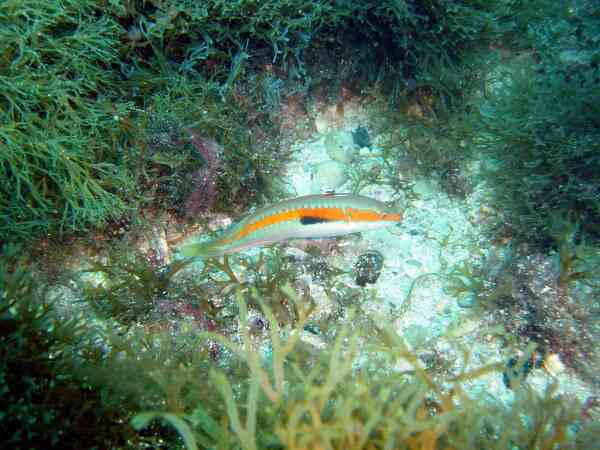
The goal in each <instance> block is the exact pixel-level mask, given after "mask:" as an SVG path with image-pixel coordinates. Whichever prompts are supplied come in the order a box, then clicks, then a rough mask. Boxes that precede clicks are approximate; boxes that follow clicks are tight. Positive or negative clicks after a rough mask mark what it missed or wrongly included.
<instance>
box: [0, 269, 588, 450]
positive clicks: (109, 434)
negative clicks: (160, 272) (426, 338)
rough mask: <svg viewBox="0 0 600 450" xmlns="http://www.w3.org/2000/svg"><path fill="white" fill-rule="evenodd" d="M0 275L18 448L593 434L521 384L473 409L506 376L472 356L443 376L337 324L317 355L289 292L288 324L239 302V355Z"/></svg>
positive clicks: (566, 438)
mask: <svg viewBox="0 0 600 450" xmlns="http://www.w3.org/2000/svg"><path fill="white" fill-rule="evenodd" d="M0 276H1V277H2V280H1V281H2V285H3V286H5V288H4V290H3V295H2V308H1V309H0V314H1V315H0V325H1V327H2V331H3V333H2V360H1V361H2V365H1V366H0V376H1V377H2V380H3V385H4V388H3V389H2V391H0V396H1V398H2V405H4V406H3V409H2V414H1V415H0V430H1V431H2V435H3V439H4V440H5V442H7V443H10V444H11V445H13V447H15V448H17V447H21V448H25V447H27V448H31V447H37V448H91V447H94V446H100V447H102V448H145V447H146V446H148V445H151V446H152V445H154V446H156V445H160V446H162V447H164V448H181V446H182V445H185V446H186V447H187V448H189V449H194V448H219V449H240V448H241V449H253V448H274V449H275V448H290V449H307V448H314V449H317V448H327V447H329V448H349V449H361V448H362V449H377V448H384V447H386V445H387V448H403V449H422V448H431V449H437V448H439V449H442V448H444V449H448V448H452V449H462V450H468V449H479V448H486V449H506V448H508V446H509V445H510V448H516V449H532V448H533V449H550V448H558V447H557V446H560V448H586V445H589V443H590V442H591V439H592V438H593V436H594V432H595V431H597V430H594V423H593V422H586V421H582V420H580V419H579V413H580V408H581V406H580V405H578V404H577V403H576V402H573V401H569V400H567V399H563V398H560V397H558V398H556V397H554V398H553V397H552V396H553V395H554V394H553V390H552V388H551V389H550V390H549V391H548V392H547V393H545V394H544V395H543V396H540V395H538V394H535V393H534V392H533V391H531V390H530V388H528V387H527V386H526V385H522V386H519V385H515V386H513V389H514V392H515V396H516V401H515V403H514V404H513V405H512V406H511V407H506V406H503V405H501V404H499V403H495V402H493V401H490V400H486V401H485V402H482V401H481V400H480V399H476V398H473V397H470V396H468V395H467V394H465V393H464V392H463V390H462V389H461V384H462V383H464V382H466V381H468V380H471V379H476V378H479V377H481V376H485V375H486V374H488V375H489V374H494V376H501V374H500V371H501V370H502V369H503V368H502V366H498V365H491V366H484V367H478V368H477V367H470V366H467V365H466V361H467V360H468V352H465V353H464V358H465V360H464V364H463V365H464V368H463V369H460V370H458V371H457V372H456V373H454V374H452V375H451V376H448V375H446V376H444V377H440V376H435V375H433V374H431V373H429V372H427V371H426V370H424V369H423V368H422V364H421V362H420V360H419V355H417V354H414V353H412V352H411V351H409V350H408V348H407V346H406V344H405V343H404V341H403V340H402V339H401V338H400V337H399V336H398V335H397V334H396V333H395V332H394V331H393V330H392V329H391V328H388V327H386V326H385V325H382V323H383V322H382V321H379V325H375V324H373V323H371V325H370V326H369V327H364V324H363V326H361V327H359V328H356V327H354V330H351V328H350V326H349V325H342V324H338V325H336V326H335V327H334V329H333V330H332V332H331V333H329V334H328V335H322V339H324V340H325V342H326V343H327V348H329V349H330V350H325V349H318V348H317V347H315V346H313V344H309V343H308V342H306V341H305V340H303V339H300V338H301V336H303V335H305V334H306V331H304V329H305V328H306V326H307V325H308V323H309V321H310V318H311V312H310V309H311V308H310V307H309V306H308V305H307V303H306V301H305V300H304V299H300V298H299V297H298V296H297V294H296V293H295V292H294V290H293V289H292V288H291V287H290V286H289V285H288V286H285V285H283V286H281V288H280V291H281V296H280V299H282V300H285V302H287V305H288V307H289V316H290V317H292V321H291V322H290V323H289V324H288V325H283V326H282V325H280V323H281V321H280V320H279V319H276V316H275V312H274V311H272V310H271V309H270V308H269V307H268V306H266V304H265V303H263V302H262V300H261V297H258V296H256V291H255V290H253V289H250V290H246V293H245V294H244V290H243V289H242V290H237V292H238V294H237V295H235V297H237V299H238V301H237V302H235V303H236V308H237V315H239V323H238V325H237V326H236V327H237V328H238V330H239V333H240V338H239V340H236V341H235V342H234V341H230V340H229V338H227V337H226V336H224V335H223V334H221V333H218V334H217V333H212V332H211V333H207V332H205V331H202V329H195V331H190V332H188V333H187V334H170V333H169V332H168V330H165V331H161V330H160V329H157V330H155V331H154V332H149V331H148V330H147V331H145V332H143V331H142V330H141V329H139V330H136V329H135V328H132V329H129V331H126V330H125V329H122V328H119V327H98V326H97V325H92V323H91V322H90V321H89V320H88V321H86V320H83V318H82V317H81V316H80V315H77V314H76V313H74V311H73V310H72V309H71V310H69V312H68V313H69V314H70V315H71V319H65V318H64V317H63V316H62V313H61V312H60V308H59V307H58V305H56V306H55V307H53V306H52V305H49V304H47V303H46V300H47V298H45V292H44V290H41V289H40V288H41V286H40V285H39V283H37V282H35V281H34V280H33V279H32V278H31V276H30V275H29V271H28V270H23V269H20V268H16V269H9V268H7V267H2V272H1V273H0ZM252 292H254V293H252ZM250 298H253V299H254V300H253V303H254V304H256V305H259V306H258V309H257V308H256V307H254V306H253V307H252V311H250V310H248V308H247V306H246V303H247V302H248V300H250ZM249 303H252V302H249ZM257 311H260V314H261V315H262V317H263V323H262V328H260V329H259V328H257V325H256V313H257ZM74 314H75V315H74ZM357 319H358V320H360V321H361V322H363V319H360V318H358V317H355V316H354V315H353V312H352V311H350V310H347V311H346V312H345V313H344V319H343V322H346V323H348V324H350V323H356V320H357ZM235 322H238V321H237V319H236V320H235ZM359 330H362V331H359ZM258 348H262V349H266V350H264V351H257V349H258ZM365 355H366V356H367V357H366V358H365V357H364V356H365ZM359 358H360V359H359ZM359 361H360V362H359ZM400 362H402V364H403V367H406V370H403V371H398V370H397V369H394V367H395V366H396V364H398V363H400ZM23 374H26V376H23ZM450 387H451V389H449V388H450ZM137 411H149V412H147V413H143V414H139V415H137V416H134V413H135V412H137ZM153 419H160V420H158V421H153ZM130 420H131V423H132V424H133V427H135V428H137V429H141V430H142V431H141V432H140V434H137V433H136V432H135V431H134V428H133V427H132V426H129V425H128V422H129V421H130ZM149 424H152V426H151V427H150V428H148V425H149ZM171 427H174V428H171ZM173 430H177V432H178V434H179V435H180V436H181V438H182V440H179V438H178V437H177V434H176V433H175V432H174V431H173ZM574 446H575V447H574Z"/></svg>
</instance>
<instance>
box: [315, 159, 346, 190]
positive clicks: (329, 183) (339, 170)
mask: <svg viewBox="0 0 600 450" xmlns="http://www.w3.org/2000/svg"><path fill="white" fill-rule="evenodd" d="M346 181H348V175H347V174H346V169H345V168H344V165H343V164H341V163H339V162H337V161H327V162H324V163H321V164H319V165H318V166H317V167H316V169H315V171H314V175H313V179H312V186H311V188H312V189H311V190H312V191H313V192H314V193H319V192H328V191H335V190H336V189H337V188H339V187H340V186H342V185H343V184H344V183H346Z"/></svg>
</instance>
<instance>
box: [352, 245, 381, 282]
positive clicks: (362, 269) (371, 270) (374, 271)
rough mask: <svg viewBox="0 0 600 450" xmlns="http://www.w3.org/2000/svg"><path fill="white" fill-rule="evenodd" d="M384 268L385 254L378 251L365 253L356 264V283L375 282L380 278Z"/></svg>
mask: <svg viewBox="0 0 600 450" xmlns="http://www.w3.org/2000/svg"><path fill="white" fill-rule="evenodd" d="M382 268H383V255H382V254H381V253H379V252H376V251H369V252H367V253H363V254H362V255H360V256H359V257H358V261H357V262H356V265H355V266H354V270H355V272H356V284H357V285H359V286H366V285H367V284H373V283H375V282H376V281H377V279H378V278H379V275H380V274H381V269H382Z"/></svg>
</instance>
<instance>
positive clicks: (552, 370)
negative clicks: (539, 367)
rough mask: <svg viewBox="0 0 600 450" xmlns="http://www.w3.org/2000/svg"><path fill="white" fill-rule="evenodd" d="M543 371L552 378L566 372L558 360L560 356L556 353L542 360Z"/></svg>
mask: <svg viewBox="0 0 600 450" xmlns="http://www.w3.org/2000/svg"><path fill="white" fill-rule="evenodd" d="M544 369H546V372H548V373H549V374H550V375H552V376H556V375H559V374H561V373H563V372H564V371H565V370H566V367H565V365H564V364H563V362H562V361H561V360H560V356H558V355H557V354H556V353H551V354H549V355H548V356H546V359H545V360H544Z"/></svg>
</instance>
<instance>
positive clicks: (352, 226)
mask: <svg viewBox="0 0 600 450" xmlns="http://www.w3.org/2000/svg"><path fill="white" fill-rule="evenodd" d="M401 219H402V214H401V213H399V212H398V211H395V210H393V209H392V208H390V207H388V206H387V205H386V204H385V203H382V202H380V201H378V200H375V199H372V198H368V197H363V196H361V195H353V194H324V195H307V196H304V197H297V198H292V199H288V200H284V201H281V202H279V203H275V204H274V205H271V206H267V207H265V208H262V209H259V210H257V211H256V212H254V213H253V214H251V215H249V216H247V217H245V218H244V219H242V220H241V221H239V222H238V223H236V224H234V225H232V226H231V227H229V228H228V229H227V230H225V231H224V232H223V234H222V235H221V236H220V237H219V238H217V239H215V240H213V241H210V242H206V243H193V244H188V245H185V246H183V247H182V248H181V249H180V250H179V252H180V254H181V255H182V256H187V257H205V258H208V257H215V256H221V255H227V254H230V253H236V252H239V251H241V250H244V249H248V248H252V247H258V246H262V245H267V244H272V243H275V242H281V241H285V240H288V239H303V238H322V237H333V236H342V235H344V234H349V233H355V232H358V231H366V230H373V229H376V228H383V227H387V226H390V225H394V224H396V223H397V222H399V221H400V220H401Z"/></svg>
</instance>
